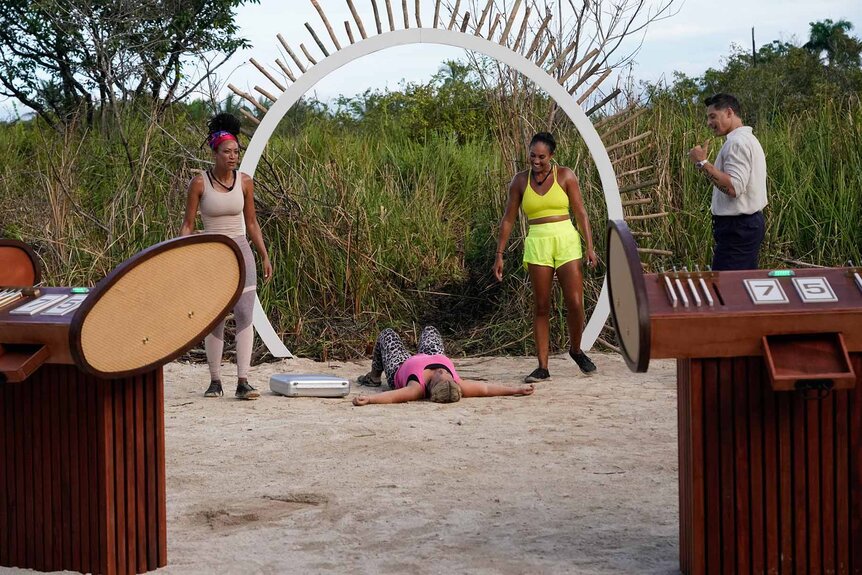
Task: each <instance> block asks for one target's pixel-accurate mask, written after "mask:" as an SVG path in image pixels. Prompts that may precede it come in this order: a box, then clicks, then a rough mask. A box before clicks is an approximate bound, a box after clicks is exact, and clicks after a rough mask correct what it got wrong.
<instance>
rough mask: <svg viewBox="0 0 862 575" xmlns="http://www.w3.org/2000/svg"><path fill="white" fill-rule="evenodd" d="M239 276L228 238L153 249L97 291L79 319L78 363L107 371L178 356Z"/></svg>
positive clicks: (221, 307) (222, 306)
mask: <svg viewBox="0 0 862 575" xmlns="http://www.w3.org/2000/svg"><path fill="white" fill-rule="evenodd" d="M231 243H232V242H231ZM240 281H241V272H240V262H239V260H238V257H237V253H235V250H234V249H233V248H232V247H231V246H230V245H228V244H226V243H223V242H215V241H213V242H197V243H191V244H188V245H181V246H179V247H177V248H172V249H168V250H167V251H163V252H161V253H157V254H156V255H154V256H153V257H151V258H148V259H146V260H144V261H143V262H141V263H140V264H138V265H136V266H134V267H132V268H131V269H129V270H128V271H127V272H126V273H125V274H123V275H122V276H121V277H120V278H119V279H117V280H116V281H115V282H114V283H113V284H112V285H110V286H109V287H108V288H107V289H106V290H105V291H104V292H103V293H101V294H99V295H100V297H99V298H98V301H96V303H95V304H94V305H93V306H92V308H91V309H90V310H89V312H88V313H87V314H86V317H84V319H83V321H82V323H81V339H80V351H81V355H82V356H83V357H82V359H83V361H84V362H85V363H86V364H88V365H87V367H88V368H90V369H91V370H92V371H96V372H98V373H100V374H103V375H109V374H113V373H122V372H130V371H135V370H139V369H141V368H142V367H145V366H150V365H156V364H160V363H162V362H164V361H167V360H168V359H170V358H173V357H175V356H176V354H177V353H179V352H181V350H184V349H185V348H186V347H187V346H188V345H189V344H192V343H194V342H195V341H196V340H197V338H199V337H200V336H201V335H202V333H203V332H204V331H205V330H206V329H207V327H208V326H210V325H211V324H213V323H214V322H215V321H217V320H218V319H219V318H220V317H221V316H222V315H223V314H224V313H225V312H226V311H228V310H227V306H228V305H230V304H232V303H233V298H234V296H235V295H236V294H238V292H239V290H241V289H242V286H241V283H240Z"/></svg>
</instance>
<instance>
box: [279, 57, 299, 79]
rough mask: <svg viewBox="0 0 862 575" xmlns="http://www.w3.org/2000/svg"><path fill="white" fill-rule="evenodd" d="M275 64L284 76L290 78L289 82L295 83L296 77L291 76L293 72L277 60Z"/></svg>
mask: <svg viewBox="0 0 862 575" xmlns="http://www.w3.org/2000/svg"><path fill="white" fill-rule="evenodd" d="M275 63H276V64H278V67H279V68H281V71H282V72H284V75H285V76H287V77H288V78H290V81H291V82H296V76H294V75H293V70H291V69H290V68H289V67H288V66H287V64H285V63H284V62H282V61H281V60H280V59H278V58H276V59H275Z"/></svg>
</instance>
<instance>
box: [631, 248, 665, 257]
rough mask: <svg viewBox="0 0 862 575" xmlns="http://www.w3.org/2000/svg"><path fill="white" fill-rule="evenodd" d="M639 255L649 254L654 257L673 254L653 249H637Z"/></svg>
mask: <svg viewBox="0 0 862 575" xmlns="http://www.w3.org/2000/svg"><path fill="white" fill-rule="evenodd" d="M638 253H639V254H649V255H655V256H672V255H673V252H671V251H668V250H659V249H655V248H638Z"/></svg>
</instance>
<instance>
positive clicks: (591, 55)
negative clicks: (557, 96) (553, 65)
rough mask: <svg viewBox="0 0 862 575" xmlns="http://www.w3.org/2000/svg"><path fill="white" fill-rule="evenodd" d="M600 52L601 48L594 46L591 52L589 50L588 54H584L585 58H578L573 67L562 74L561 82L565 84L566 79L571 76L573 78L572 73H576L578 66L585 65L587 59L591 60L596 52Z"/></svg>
mask: <svg viewBox="0 0 862 575" xmlns="http://www.w3.org/2000/svg"><path fill="white" fill-rule="evenodd" d="M598 53H599V49H598V48H593V49H592V50H590V51H589V52H587V55H586V56H584V57H583V58H581V59H580V60H578V61H577V62H575V63H574V64H573V65H572V67H571V68H569V69H568V70H566V73H565V74H563V75H562V77H561V78H560V84H565V83H566V80H568V79H569V78H571V77H572V74H574V73H575V71H576V70H577V69H578V68H580V67H581V66H583V65H584V63H586V61H587V60H589V59H590V58H592V57H593V56H595V55H596V54H598Z"/></svg>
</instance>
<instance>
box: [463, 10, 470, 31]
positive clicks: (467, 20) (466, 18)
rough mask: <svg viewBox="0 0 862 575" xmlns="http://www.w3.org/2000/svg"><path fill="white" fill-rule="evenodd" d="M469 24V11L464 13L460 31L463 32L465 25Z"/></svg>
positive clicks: (465, 28)
mask: <svg viewBox="0 0 862 575" xmlns="http://www.w3.org/2000/svg"><path fill="white" fill-rule="evenodd" d="M469 25H470V13H469V12H465V13H464V21H463V22H462V23H461V32H462V33H464V32H466V31H467V26H469Z"/></svg>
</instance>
